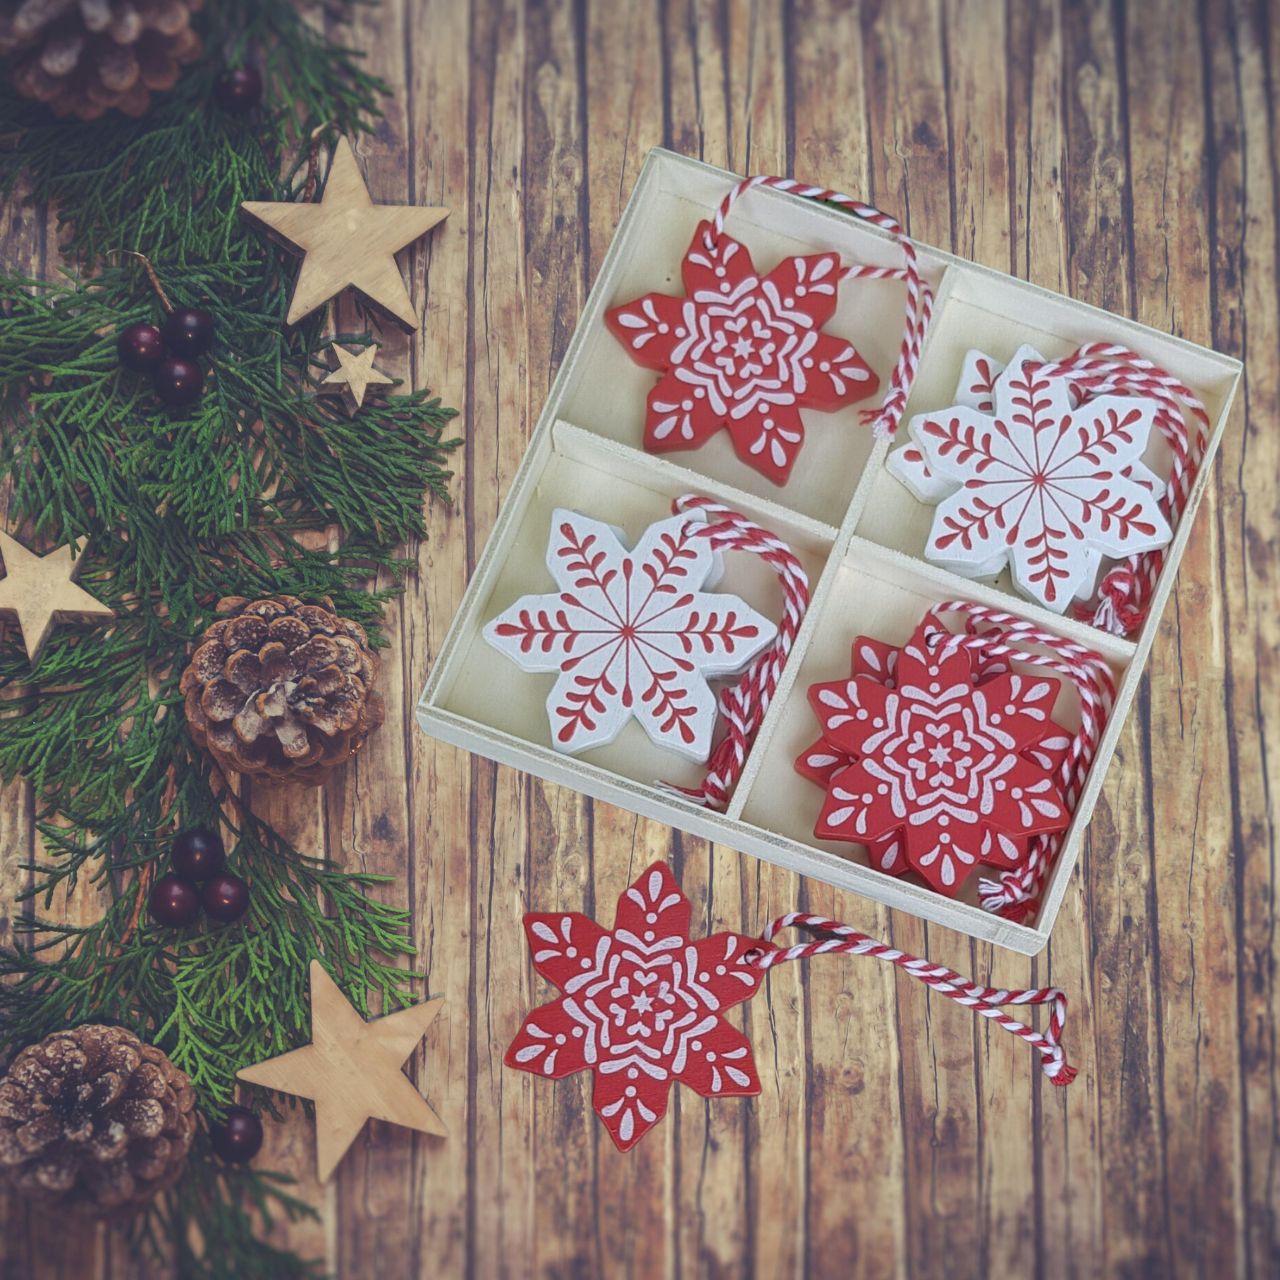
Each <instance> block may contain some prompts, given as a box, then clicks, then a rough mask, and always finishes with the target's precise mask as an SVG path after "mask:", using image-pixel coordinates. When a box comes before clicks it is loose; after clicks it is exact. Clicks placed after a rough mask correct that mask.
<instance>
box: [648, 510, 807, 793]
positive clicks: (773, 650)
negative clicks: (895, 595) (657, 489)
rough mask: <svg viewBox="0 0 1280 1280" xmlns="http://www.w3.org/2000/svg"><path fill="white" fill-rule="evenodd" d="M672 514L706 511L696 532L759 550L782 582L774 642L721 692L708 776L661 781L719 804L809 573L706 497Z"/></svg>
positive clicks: (789, 637)
mask: <svg viewBox="0 0 1280 1280" xmlns="http://www.w3.org/2000/svg"><path fill="white" fill-rule="evenodd" d="M671 507H672V510H673V511H674V512H676V514H677V515H678V514H680V513H681V512H685V511H702V512H705V513H706V515H707V517H708V521H709V523H707V524H701V525H695V526H693V529H692V532H693V533H694V534H696V535H697V536H699V537H703V538H710V539H711V542H712V544H713V545H714V547H715V548H716V550H717V551H746V552H749V553H751V554H752V555H758V556H759V557H760V558H761V559H762V560H763V561H764V562H765V563H766V564H768V565H769V567H770V568H771V569H773V571H774V572H775V573H776V574H777V575H778V581H779V582H780V583H781V584H782V595H783V607H782V618H781V619H780V621H779V623H778V634H777V635H776V636H775V637H774V639H773V642H772V643H771V644H770V645H769V647H768V648H767V649H765V650H764V652H763V653H761V654H760V655H759V656H758V657H756V658H755V660H754V661H753V662H752V663H751V665H750V666H749V667H748V668H747V669H746V671H744V672H743V673H742V675H741V676H739V677H738V680H737V681H736V682H735V683H734V684H731V685H730V686H728V688H726V689H724V690H723V691H722V692H721V694H720V713H721V715H723V716H724V721H725V726H726V732H725V735H724V737H723V738H721V740H720V742H719V743H718V744H717V745H716V747H715V749H714V750H713V751H712V753H711V759H710V761H709V762H708V764H707V776H706V777H705V778H704V779H703V781H702V784H701V785H700V786H698V787H693V788H688V787H676V786H672V785H670V784H666V783H664V784H662V785H663V786H664V787H665V789H666V790H668V791H674V792H676V793H678V794H679V795H682V796H684V797H685V798H686V799H688V800H693V801H694V802H695V803H697V804H700V805H703V806H704V807H706V808H709V809H723V808H724V807H725V805H726V804H728V802H729V797H730V795H732V794H733V789H734V787H735V786H736V785H737V782H738V779H739V778H740V777H741V776H742V770H743V767H744V766H745V765H746V763H747V752H748V751H750V750H751V744H752V742H754V741H755V736H756V733H757V732H758V731H759V729H760V725H761V723H762V722H763V720H764V715H765V712H766V711H768V709H769V704H770V702H772V701H773V695H774V693H775V692H776V691H777V688H778V681H779V680H780V679H781V677H782V668H783V666H784V665H785V664H786V661H787V657H788V655H789V654H790V653H791V646H792V645H793V644H795V639H796V632H797V631H799V630H800V623H801V621H802V619H803V618H804V615H805V610H806V609H808V607H809V575H808V574H807V573H805V571H804V566H803V565H802V564H801V563H800V561H799V560H797V559H796V557H795V554H794V553H793V552H792V550H791V548H790V547H788V546H787V544H786V543H785V542H783V541H782V540H781V539H780V538H778V537H776V536H775V535H774V534H772V533H770V532H769V531H768V530H767V529H762V528H761V527H760V526H759V525H758V524H756V523H755V522H754V521H753V520H748V519H747V517H746V516H744V515H742V514H741V513H739V512H737V511H734V510H733V509H732V508H731V507H726V506H724V505H723V504H721V503H719V502H713V501H712V500H711V499H710V498H703V497H699V496H697V495H696V494H685V495H684V496H683V497H681V498H677V499H676V500H675V501H674V502H673V503H672V504H671Z"/></svg>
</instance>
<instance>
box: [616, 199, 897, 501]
mask: <svg viewBox="0 0 1280 1280" xmlns="http://www.w3.org/2000/svg"><path fill="white" fill-rule="evenodd" d="M709 245H710V247H708V246H709ZM682 275H683V280H684V288H685V294H686V296H685V297H683V298H680V297H672V296H670V295H669V294H664V293H648V294H645V295H644V297H642V298H637V299H636V300H635V301H634V302H628V303H626V304H625V305H623V306H620V307H615V308H613V310H611V311H609V312H608V313H607V314H606V316H605V321H606V323H607V324H608V326H609V328H610V329H611V330H612V331H613V333H614V334H615V335H616V336H617V338H618V340H619V341H620V342H621V343H622V344H623V346H625V347H626V349H627V351H628V353H629V354H630V355H631V357H632V358H633V359H634V360H636V361H637V362H638V363H639V364H642V365H643V366H644V367H645V368H647V369H654V370H657V371H658V372H659V373H661V374H662V375H663V376H662V378H661V379H660V380H659V381H658V383H657V385H656V386H654V388H653V390H652V391H651V392H650V393H649V399H648V411H647V413H646V416H645V429H644V444H645V448H646V449H649V450H651V451H653V452H664V451H666V450H672V449H695V448H697V447H698V446H699V445H701V444H703V443H704V442H705V441H706V440H708V439H709V438H710V437H711V436H713V435H714V434H715V433H716V432H717V431H719V430H720V429H721V427H726V428H728V431H729V434H730V436H731V437H732V439H733V445H734V449H735V450H736V451H737V454H738V456H739V458H741V459H742V461H743V462H745V463H746V464H747V465H748V466H751V467H754V468H755V469H756V470H758V471H759V472H761V473H762V474H763V475H765V476H767V477H768V478H769V479H770V480H772V481H773V482H774V483H775V484H784V483H785V482H786V480H787V477H788V476H789V475H790V474H791V468H792V466H793V465H794V463H795V460H796V455H797V454H798V453H799V452H800V446H801V444H802V443H803V441H804V423H803V422H802V421H801V417H800V411H801V409H819V410H824V411H827V412H831V411H834V410H836V409H841V408H844V407H845V406H846V405H850V404H853V403H854V402H855V401H857V400H862V399H864V398H865V397H867V396H869V395H872V394H873V393H874V392H875V391H876V389H877V387H878V386H879V379H878V378H877V377H876V375H875V374H874V373H873V372H872V371H871V369H870V368H869V367H868V365H867V364H866V362H865V361H864V360H863V359H862V357H861V356H860V355H859V354H858V353H857V351H856V350H855V349H854V347H853V345H852V343H850V342H848V341H846V340H845V339H844V338H837V337H835V336H834V335H832V334H827V333H823V332H821V330H822V328H823V326H824V325H825V324H827V322H828V321H829V320H830V319H831V317H832V315H833V314H834V312H835V308H836V296H837V289H838V287H839V280H840V259H839V257H838V255H836V254H834V253H819V254H810V255H807V256H803V257H794V258H786V259H784V260H783V261H782V262H781V263H779V264H778V266H776V267H775V268H774V269H773V270H772V271H770V272H769V273H768V274H767V275H764V276H761V275H759V274H758V273H757V271H756V269H755V266H754V264H753V263H752V261H751V255H750V253H749V252H748V251H747V248H746V246H745V245H743V244H742V243H741V242H740V241H737V240H734V239H733V238H732V237H731V236H728V235H724V234H723V233H722V234H721V235H720V237H719V239H718V240H717V239H714V237H713V236H712V235H711V223H710V222H702V223H699V225H698V229H697V231H695V232H694V236H693V242H692V243H691V244H690V246H689V250H688V252H687V253H686V254H685V257H684V263H683V265H682Z"/></svg>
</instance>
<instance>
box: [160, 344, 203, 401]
mask: <svg viewBox="0 0 1280 1280" xmlns="http://www.w3.org/2000/svg"><path fill="white" fill-rule="evenodd" d="M151 380H152V384H153V385H154V386H155V389H156V395H158V396H159V397H160V399H161V400H163V401H164V402H165V404H167V405H168V406H169V407H170V408H171V409H179V408H181V407H182V406H183V405H188V404H192V403H193V402H194V401H196V400H198V399H199V398H200V391H201V388H203V386H204V374H203V373H202V372H201V370H200V366H199V365H198V364H196V362H195V361H194V360H187V359H185V358H184V357H182V356H173V357H172V358H170V359H168V360H166V361H165V362H164V363H163V364H161V365H159V366H158V367H157V368H156V371H155V373H154V374H153V375H152V378H151Z"/></svg>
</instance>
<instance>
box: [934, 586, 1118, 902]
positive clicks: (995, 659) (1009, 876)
mask: <svg viewBox="0 0 1280 1280" xmlns="http://www.w3.org/2000/svg"><path fill="white" fill-rule="evenodd" d="M935 612H937V613H939V614H947V613H958V614H960V615H962V617H963V618H964V625H965V631H964V633H963V634H961V635H954V634H952V633H951V632H949V631H944V632H940V633H939V634H940V635H942V636H944V637H946V641H945V642H946V643H947V644H948V645H955V646H958V647H960V648H963V649H968V650H970V651H971V652H972V653H973V654H974V655H975V657H976V659H977V663H978V670H979V674H983V673H985V672H987V671H991V670H992V669H993V668H994V669H998V670H1004V669H1007V667H1008V664H1009V663H1010V662H1019V663H1022V664H1024V665H1027V666H1032V667H1040V668H1043V669H1044V670H1047V671H1052V672H1053V673H1054V674H1055V675H1057V676H1060V677H1061V678H1062V679H1064V680H1066V681H1067V682H1069V683H1070V684H1071V685H1072V686H1073V687H1074V688H1075V690H1076V692H1077V694H1078V695H1079V697H1080V728H1079V729H1077V730H1076V732H1075V734H1074V736H1073V737H1072V739H1071V745H1070V747H1069V748H1068V750H1067V754H1066V756H1065V757H1064V758H1063V761H1062V767H1061V770H1060V771H1059V774H1058V779H1057V780H1058V783H1059V786H1060V787H1061V789H1062V798H1063V801H1064V802H1065V804H1066V807H1067V809H1068V810H1070V811H1074V810H1075V807H1076V805H1077V804H1078V803H1079V800H1080V794H1081V792H1082V791H1083V790H1084V784H1085V780H1086V779H1087V778H1088V776H1089V769H1090V768H1091V767H1092V765H1093V759H1094V756H1095V755H1097V751H1098V743H1099V741H1100V740H1101V738H1102V732H1103V730H1104V729H1105V728H1106V724H1107V720H1108V719H1109V717H1110V715H1111V708H1112V706H1113V705H1114V704H1115V696H1116V684H1115V676H1114V675H1113V674H1112V671H1111V668H1110V667H1109V666H1108V665H1107V661H1106V659H1105V658H1104V657H1103V656H1102V655H1101V654H1100V653H1098V652H1096V651H1095V650H1093V649H1090V648H1088V647H1087V646H1086V645H1082V644H1077V643H1076V642H1075V641H1073V640H1064V639H1063V638H1062V637H1061V636H1057V635H1054V634H1052V633H1051V632H1048V631H1042V630H1040V628H1039V627H1037V626H1035V625H1034V624H1032V623H1030V622H1027V621H1026V620H1025V619H1023V618H1018V617H1015V616H1014V615H1013V614H1009V613H1002V612H1001V611H1000V610H998V609H992V608H989V607H988V606H986V605H980V604H975V603H974V602H973V601H971V600H948V601H945V602H944V603H942V604H940V605H938V606H937V609H936V611H935ZM1045 651H1047V652H1045ZM1065 835H1066V833H1065V832H1063V831H1056V832H1053V833H1052V834H1050V835H1044V836H1035V837H1033V838H1032V839H1031V841H1030V842H1029V844H1028V847H1027V860H1026V862H1024V863H1023V864H1022V866H1020V867H1016V868H1014V869H1013V870H1011V871H1005V872H1003V873H1002V874H1001V875H1000V877H999V878H998V879H997V880H989V879H984V880H981V881H979V885H978V891H979V898H980V900H981V902H982V905H983V906H984V907H985V908H986V909H987V910H988V911H993V912H997V913H999V914H1000V915H1002V916H1004V917H1005V918H1006V919H1010V920H1014V921H1018V922H1022V921H1025V920H1028V919H1030V918H1031V917H1033V916H1034V915H1035V913H1036V912H1037V911H1038V910H1039V908H1040V891H1041V889H1042V887H1043V885H1044V881H1045V878H1046V876H1047V874H1048V872H1049V869H1050V868H1051V867H1052V866H1053V864H1054V862H1055V861H1056V860H1057V857H1058V854H1059V852H1060V851H1061V849H1062V845H1063V841H1064V839H1065Z"/></svg>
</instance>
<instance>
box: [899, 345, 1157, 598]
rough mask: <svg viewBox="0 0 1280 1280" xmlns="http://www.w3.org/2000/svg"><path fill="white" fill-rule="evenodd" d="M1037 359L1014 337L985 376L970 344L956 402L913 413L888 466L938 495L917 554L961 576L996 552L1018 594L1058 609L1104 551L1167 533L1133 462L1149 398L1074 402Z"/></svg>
mask: <svg viewBox="0 0 1280 1280" xmlns="http://www.w3.org/2000/svg"><path fill="white" fill-rule="evenodd" d="M1041 364H1043V361H1042V360H1041V359H1040V357H1039V356H1038V354H1037V353H1036V352H1035V351H1034V349H1032V348H1030V347H1023V348H1021V349H1020V350H1019V351H1018V352H1017V354H1016V355H1015V356H1014V358H1013V360H1011V361H1010V363H1009V365H1008V367H1007V368H1006V369H1004V370H1003V371H1002V372H1000V373H999V375H998V376H996V377H994V380H992V378H991V375H992V373H993V372H994V370H995V368H997V367H998V366H996V365H995V362H994V361H991V360H990V358H989V357H985V356H982V355H981V353H973V352H971V353H970V355H969V357H968V358H967V359H966V361H965V367H964V370H962V374H961V379H960V389H959V390H958V391H957V403H956V404H954V405H952V406H951V407H950V408H947V409H943V410H941V411H938V412H936V413H926V414H920V415H917V416H916V417H914V418H912V420H911V422H910V424H909V427H908V430H909V433H910V435H911V439H912V442H913V443H912V444H910V445H908V446H907V447H906V448H904V449H901V450H899V451H898V452H897V453H895V454H893V455H891V457H890V459H889V463H888V465H889V469H890V470H891V471H892V472H893V474H895V475H896V476H897V477H898V478H899V479H900V480H901V481H902V482H903V483H904V484H906V485H907V487H908V488H909V489H911V491H912V492H913V493H914V494H915V495H916V496H917V497H919V498H920V499H921V500H922V501H925V502H931V503H936V504H937V511H936V513H935V515H934V520H933V527H932V529H931V531H930V534H929V541H928V543H927V545H926V547H925V556H926V558H927V559H929V560H932V561H933V562H935V563H937V564H940V565H942V566H944V567H946V568H948V569H951V570H952V571H953V572H958V573H961V574H964V575H965V576H968V577H985V576H989V575H991V574H994V573H998V572H999V571H1000V570H1001V569H1002V568H1003V567H1004V566H1005V564H1006V563H1007V564H1008V565H1009V567H1010V569H1011V571H1012V574H1013V579H1014V582H1015V584H1016V585H1017V587H1018V589H1019V590H1020V591H1021V592H1022V593H1023V594H1024V595H1026V596H1028V597H1029V598H1030V599H1032V600H1035V601H1036V602H1038V603H1039V604H1042V605H1044V607H1045V608H1047V609H1051V610H1053V611H1054V612H1056V613H1062V612H1065V610H1066V609H1067V607H1068V606H1069V605H1070V603H1071V601H1072V600H1073V599H1076V598H1079V597H1081V596H1085V597H1087V596H1088V595H1089V594H1091V593H1092V590H1093V584H1094V581H1095V579H1096V577H1097V572H1098V569H1099V567H1100V565H1101V562H1102V558H1103V557H1104V556H1108V557H1112V558H1121V557H1125V556H1130V555H1136V554H1138V553H1140V552H1144V551H1153V550H1156V549H1158V548H1161V547H1165V546H1167V545H1168V543H1169V540H1170V539H1171V538H1172V536H1173V533H1172V530H1171V529H1170V527H1169V524H1168V521H1167V520H1166V519H1165V517H1164V514H1163V512H1162V511H1161V510H1160V505H1159V500H1158V496H1157V495H1158V492H1159V481H1158V480H1157V479H1156V478H1155V477H1154V476H1153V475H1152V474H1151V472H1150V471H1148V470H1147V468H1146V467H1145V466H1144V465H1143V463H1142V461H1141V459H1142V455H1143V453H1144V452H1145V451H1146V448H1147V444H1148V439H1149V437H1150V433H1151V428H1152V426H1153V425H1154V422H1155V416H1156V408H1157V406H1156V404H1155V402H1154V401H1151V400H1146V399H1142V398H1140V397H1135V396H1124V395H1103V396H1098V397H1097V398H1095V399H1092V400H1086V401H1084V402H1083V403H1076V400H1075V398H1074V397H1073V395H1072V389H1071V385H1070V381H1069V380H1068V379H1067V378H1065V377H1062V376H1057V377H1051V376H1046V375H1045V374H1044V373H1042V372H1041V369H1040V365H1041ZM984 381H985V382H986V383H987V385H989V386H990V388H991V389H990V392H989V393H988V392H987V390H986V387H985V386H984V385H983V384H984Z"/></svg>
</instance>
